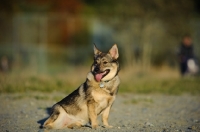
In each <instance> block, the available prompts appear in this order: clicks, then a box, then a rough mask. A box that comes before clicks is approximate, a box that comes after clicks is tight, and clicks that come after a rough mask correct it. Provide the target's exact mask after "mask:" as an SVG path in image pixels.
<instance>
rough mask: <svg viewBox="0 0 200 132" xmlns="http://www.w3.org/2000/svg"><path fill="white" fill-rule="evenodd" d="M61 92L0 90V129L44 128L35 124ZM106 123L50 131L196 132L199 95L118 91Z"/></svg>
mask: <svg viewBox="0 0 200 132" xmlns="http://www.w3.org/2000/svg"><path fill="white" fill-rule="evenodd" d="M64 96H65V94H63V93H51V94H46V93H29V94H0V108H1V110H0V131H1V132H44V131H46V130H43V129H40V128H39V127H40V124H41V123H42V122H44V120H45V118H46V117H48V111H49V108H50V107H51V106H52V105H53V104H54V103H56V101H55V100H58V99H60V98H62V97H64ZM99 122H100V118H99ZM109 123H110V125H112V126H114V127H113V128H110V129H107V128H103V127H101V126H100V127H99V128H98V129H97V130H93V129H91V128H89V127H82V128H80V129H67V128H66V129H63V130H51V131H50V132H65V131H73V132H90V131H97V132H100V131H101V132H107V131H109V132H116V131H120V132H121V131H122V132H175V131H177V132H200V97H199V96H191V95H180V96H169V95H160V94H158V95H157V94H155V95H135V94H120V95H118V96H117V99H116V101H115V103H114V105H113V107H112V109H111V113H110V118H109ZM100 125H102V124H101V122H100Z"/></svg>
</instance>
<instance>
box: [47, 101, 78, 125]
mask: <svg viewBox="0 0 200 132" xmlns="http://www.w3.org/2000/svg"><path fill="white" fill-rule="evenodd" d="M73 122H74V120H73V119H72V118H70V117H69V115H68V114H67V113H66V111H65V110H64V109H63V108H62V107H61V106H59V105H56V106H54V108H53V112H52V114H51V116H50V117H49V118H48V119H47V120H46V121H45V123H44V125H43V127H44V128H47V129H62V128H65V127H67V126H68V125H70V124H72V123H73Z"/></svg>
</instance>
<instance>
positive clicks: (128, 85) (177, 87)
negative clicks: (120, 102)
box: [119, 78, 200, 95]
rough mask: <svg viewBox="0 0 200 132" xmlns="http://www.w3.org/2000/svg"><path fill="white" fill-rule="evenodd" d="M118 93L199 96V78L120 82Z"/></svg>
mask: <svg viewBox="0 0 200 132" xmlns="http://www.w3.org/2000/svg"><path fill="white" fill-rule="evenodd" d="M119 92H120V93H127V92H132V93H140V94H151V93H162V94H170V95H171V94H173V95H180V94H183V93H189V94H193V95H195V94H200V78H177V79H155V78H154V79H141V80H138V81H132V82H131V81H129V82H122V83H121V85H120V89H119Z"/></svg>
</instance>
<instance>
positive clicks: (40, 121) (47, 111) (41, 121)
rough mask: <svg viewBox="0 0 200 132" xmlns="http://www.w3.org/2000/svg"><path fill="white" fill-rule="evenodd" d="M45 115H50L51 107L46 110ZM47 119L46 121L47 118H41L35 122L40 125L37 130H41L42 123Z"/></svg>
mask: <svg viewBox="0 0 200 132" xmlns="http://www.w3.org/2000/svg"><path fill="white" fill-rule="evenodd" d="M46 113H47V114H48V115H49V116H50V115H51V107H47V108H46ZM47 119H48V117H46V118H43V119H41V120H39V121H37V123H39V124H40V126H39V128H41V129H42V128H43V124H44V122H45V121H46V120H47Z"/></svg>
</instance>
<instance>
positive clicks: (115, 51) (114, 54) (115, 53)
mask: <svg viewBox="0 0 200 132" xmlns="http://www.w3.org/2000/svg"><path fill="white" fill-rule="evenodd" d="M109 53H110V55H111V56H112V58H113V59H115V60H116V59H117V58H118V57H119V53H118V48H117V45H116V44H114V45H113V46H112V48H111V49H110V50H109Z"/></svg>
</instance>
